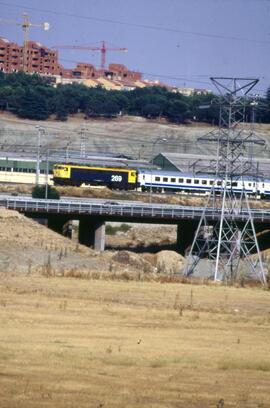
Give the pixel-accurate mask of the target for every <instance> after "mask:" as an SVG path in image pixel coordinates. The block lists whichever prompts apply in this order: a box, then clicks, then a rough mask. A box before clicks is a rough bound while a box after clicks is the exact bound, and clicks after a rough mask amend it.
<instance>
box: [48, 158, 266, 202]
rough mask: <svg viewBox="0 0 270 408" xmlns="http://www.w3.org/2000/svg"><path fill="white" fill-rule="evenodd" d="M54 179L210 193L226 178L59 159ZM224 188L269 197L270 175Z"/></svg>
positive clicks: (244, 179)
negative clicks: (267, 177)
mask: <svg viewBox="0 0 270 408" xmlns="http://www.w3.org/2000/svg"><path fill="white" fill-rule="evenodd" d="M53 181H54V184H55V185H62V186H65V185H66V186H77V187H79V186H82V185H84V186H87V185H89V186H106V187H108V188H110V189H113V190H114V189H116V190H139V191H150V190H151V191H152V192H153V193H155V192H157V193H163V192H185V193H194V194H209V192H210V190H211V189H212V187H213V185H215V191H217V192H218V191H221V190H222V189H223V188H224V183H225V181H224V180H222V179H218V178H217V177H216V176H215V175H211V174H196V175H194V174H193V173H182V172H172V171H164V170H157V169H135V168H134V169H131V168H112V167H111V168H110V167H93V166H87V165H79V164H67V163H58V164H55V165H54V167H53ZM226 183H227V188H229V189H231V190H233V191H234V192H235V193H236V194H240V193H241V192H242V191H243V190H245V191H246V193H247V194H249V195H251V196H254V197H257V198H270V179H266V178H258V177H248V176H245V177H241V178H233V179H231V180H227V181H226Z"/></svg>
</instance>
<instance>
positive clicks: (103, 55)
mask: <svg viewBox="0 0 270 408" xmlns="http://www.w3.org/2000/svg"><path fill="white" fill-rule="evenodd" d="M52 48H54V49H60V48H62V49H66V50H67V49H69V50H87V51H100V53H101V61H100V67H101V68H102V69H104V68H105V66H106V53H107V51H124V52H127V48H117V47H112V48H111V47H108V45H107V44H106V42H105V41H101V45H100V47H91V46H88V45H55V46H53V47H52Z"/></svg>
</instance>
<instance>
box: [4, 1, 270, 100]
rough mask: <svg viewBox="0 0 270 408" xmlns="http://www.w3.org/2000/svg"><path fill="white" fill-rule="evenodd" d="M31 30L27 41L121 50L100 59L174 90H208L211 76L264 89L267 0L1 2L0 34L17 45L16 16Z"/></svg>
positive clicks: (70, 63)
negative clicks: (254, 82)
mask: <svg viewBox="0 0 270 408" xmlns="http://www.w3.org/2000/svg"><path fill="white" fill-rule="evenodd" d="M23 12H26V13H28V15H29V18H30V21H31V22H32V23H34V24H39V23H43V22H49V23H50V30H49V31H44V30H42V28H38V27H32V28H31V29H30V39H31V40H34V41H39V42H41V43H43V44H44V45H47V46H49V47H51V46H54V45H83V46H85V45H90V46H98V45H99V44H100V42H101V41H102V40H104V41H106V42H107V43H108V46H111V47H116V48H117V47H125V48H127V49H128V52H120V51H111V52H108V53H107V63H121V64H125V65H126V66H127V67H128V68H129V69H131V70H137V71H140V72H142V73H143V77H144V78H149V79H157V80H160V81H162V82H164V83H168V84H173V85H175V86H179V87H191V88H206V89H214V88H213V85H212V84H211V81H210V79H209V78H210V77H221V76H222V77H241V78H242V77H249V78H250V77H251V78H259V79H260V81H259V83H258V85H257V86H256V89H254V90H253V92H255V93H260V94H264V93H265V91H266V89H267V88H268V87H269V86H270V52H269V51H270V0H62V1H61V0H60V1H57V0H46V1H44V0H6V1H1V0H0V36H2V37H5V38H7V39H9V40H10V41H14V42H17V43H19V44H22V41H23V36H22V29H21V27H20V26H17V25H16V24H14V23H12V22H9V23H8V22H7V20H14V21H18V22H20V21H22V13H23ZM59 57H60V62H61V63H62V64H63V65H64V66H65V67H67V68H68V67H74V66H75V64H76V62H88V63H93V64H95V65H96V66H99V65H100V53H99V52H95V51H82V50H65V49H60V50H59Z"/></svg>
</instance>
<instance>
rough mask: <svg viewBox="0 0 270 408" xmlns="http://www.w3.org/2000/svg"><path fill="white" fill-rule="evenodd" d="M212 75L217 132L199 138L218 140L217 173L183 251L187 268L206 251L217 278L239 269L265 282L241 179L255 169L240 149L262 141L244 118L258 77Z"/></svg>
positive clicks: (234, 276) (188, 271) (189, 271)
mask: <svg viewBox="0 0 270 408" xmlns="http://www.w3.org/2000/svg"><path fill="white" fill-rule="evenodd" d="M211 80H212V82H213V84H214V85H215V86H216V88H217V89H218V91H219V93H220V94H221V97H220V98H219V103H220V126H219V131H218V132H211V134H208V135H207V136H205V137H202V138H200V140H207V142H213V143H216V144H217V160H216V169H215V174H216V175H215V180H214V182H213V185H212V188H211V191H210V195H209V197H208V200H207V203H206V205H205V207H204V210H203V214H202V216H201V219H200V221H199V225H198V228H197V231H196V233H195V237H194V240H193V244H192V246H191V249H190V252H189V255H188V257H187V266H186V268H185V274H186V275H190V274H192V273H193V272H194V271H195V269H196V268H197V266H198V264H199V262H200V260H201V259H202V258H205V257H207V258H208V259H209V261H210V265H211V268H212V270H211V275H212V277H213V278H214V280H216V281H217V280H222V281H227V282H233V281H235V280H236V279H237V278H240V275H241V278H243V277H247V276H249V274H250V275H253V276H254V275H257V277H258V278H259V280H260V281H261V282H262V284H266V276H265V271H264V266H263V263H262V259H261V254H260V250H259V246H258V241H257V237H256V231H255V227H254V222H253V217H252V212H251V210H250V206H249V201H248V194H247V192H246V190H245V184H244V178H245V177H247V175H249V174H250V171H252V170H253V169H252V164H253V163H252V157H250V156H249V157H245V156H244V153H245V151H246V150H247V149H248V146H250V144H259V145H263V144H264V141H263V140H261V139H258V138H257V137H256V136H255V134H254V132H253V131H251V130H247V126H246V124H245V113H246V104H247V97H246V95H247V93H248V92H249V91H250V90H251V89H252V88H253V87H254V86H255V85H256V84H257V82H258V80H257V79H249V78H211ZM253 174H254V173H253ZM257 181H258V180H255V177H254V179H253V180H252V181H251V180H249V182H250V183H251V188H252V189H253V191H254V194H256V189H257ZM237 190H238V191H237ZM210 214H212V215H213V216H212V219H211V216H210ZM209 220H210V221H209ZM239 220H240V221H239ZM242 220H243V221H242Z"/></svg>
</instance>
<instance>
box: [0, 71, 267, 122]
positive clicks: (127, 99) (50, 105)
mask: <svg viewBox="0 0 270 408" xmlns="http://www.w3.org/2000/svg"><path fill="white" fill-rule="evenodd" d="M212 100H213V95H193V96H183V95H181V94H179V93H172V92H169V91H168V90H167V89H165V88H161V87H157V86H156V87H148V88H142V89H139V88H137V89H134V90H132V91H121V92H119V91H108V90H106V89H104V88H102V87H97V88H88V87H86V86H84V85H80V84H69V85H58V86H57V87H55V86H53V82H52V79H50V78H44V77H41V76H39V75H36V74H34V75H27V74H24V73H22V72H19V73H12V74H4V73H3V72H0V109H2V110H9V111H12V112H14V113H15V114H16V115H18V116H19V117H21V118H27V119H36V120H46V119H47V118H48V117H49V116H50V115H56V118H57V119H58V120H66V119H67V118H68V116H69V115H70V114H75V113H78V112H83V113H84V114H85V116H86V117H88V118H90V117H102V116H104V117H114V116H117V115H119V114H128V115H136V116H143V117H145V118H150V119H153V118H158V117H164V118H166V119H167V120H169V121H170V122H175V123H184V122H186V121H188V120H197V121H202V122H207V123H211V124H217V123H218V118H219V108H218V106H217V105H216V104H214V103H212ZM258 102H259V105H260V104H261V106H263V107H264V109H258V110H257V117H256V119H257V120H258V121H260V122H267V123H269V122H270V88H269V89H268V91H267V94H266V96H265V98H260V99H259V101H258ZM261 102H262V103H261ZM251 117H252V108H251V107H250V108H249V107H248V108H247V120H250V118H251Z"/></svg>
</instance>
